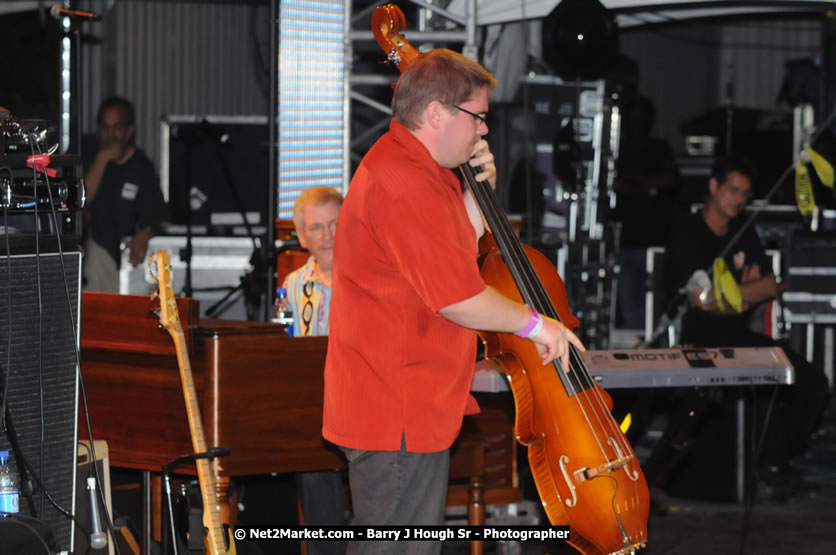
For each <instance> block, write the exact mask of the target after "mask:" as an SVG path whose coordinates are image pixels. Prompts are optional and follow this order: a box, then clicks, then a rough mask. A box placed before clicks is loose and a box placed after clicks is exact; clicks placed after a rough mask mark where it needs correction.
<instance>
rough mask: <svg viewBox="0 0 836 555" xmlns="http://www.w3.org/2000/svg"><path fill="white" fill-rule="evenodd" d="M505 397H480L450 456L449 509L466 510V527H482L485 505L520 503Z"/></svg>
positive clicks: (477, 550) (475, 546)
mask: <svg viewBox="0 0 836 555" xmlns="http://www.w3.org/2000/svg"><path fill="white" fill-rule="evenodd" d="M509 401H510V399H508V398H507V396H497V395H494V394H486V395H484V396H480V397H479V405H480V407H481V408H482V412H481V413H479V414H477V415H473V416H468V417H466V418H465V422H464V424H463V427H462V433H461V435H460V436H459V439H457V440H456V442H455V443H454V444H453V447H452V450H451V453H450V476H449V482H450V485H449V486H448V489H447V506H448V507H465V506H466V507H467V520H468V524H470V525H472V526H480V525H483V524H485V507H486V506H487V505H508V504H511V503H520V502H521V501H522V500H523V494H522V489H520V487H519V483H518V480H517V468H516V455H517V451H516V439H515V438H514V435H513V419H512V417H511V414H513V412H510V413H509V406H508V403H509ZM482 548H483V546H482V542H481V541H476V540H474V541H471V542H470V553H471V555H481V553H482Z"/></svg>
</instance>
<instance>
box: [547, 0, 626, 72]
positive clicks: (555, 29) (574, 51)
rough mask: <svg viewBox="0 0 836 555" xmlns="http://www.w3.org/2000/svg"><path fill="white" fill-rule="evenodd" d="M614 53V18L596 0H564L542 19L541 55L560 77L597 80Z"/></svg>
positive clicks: (616, 41)
mask: <svg viewBox="0 0 836 555" xmlns="http://www.w3.org/2000/svg"><path fill="white" fill-rule="evenodd" d="M617 55H618V27H617V25H616V23H615V18H614V17H613V16H612V14H610V12H609V11H608V10H607V9H606V8H605V7H604V6H603V5H601V3H600V2H598V1H597V0H563V1H562V2H561V3H560V4H558V5H557V7H555V9H554V10H552V12H551V13H550V14H549V15H548V16H546V18H545V19H544V20H543V57H544V58H545V60H546V61H547V62H548V63H549V64H550V65H551V66H552V68H553V69H554V70H555V72H556V73H557V74H558V75H559V76H560V77H561V78H562V79H576V78H579V79H598V78H600V77H602V76H603V75H604V72H605V71H606V70H607V68H609V66H610V65H612V63H613V62H615V60H616V58H617Z"/></svg>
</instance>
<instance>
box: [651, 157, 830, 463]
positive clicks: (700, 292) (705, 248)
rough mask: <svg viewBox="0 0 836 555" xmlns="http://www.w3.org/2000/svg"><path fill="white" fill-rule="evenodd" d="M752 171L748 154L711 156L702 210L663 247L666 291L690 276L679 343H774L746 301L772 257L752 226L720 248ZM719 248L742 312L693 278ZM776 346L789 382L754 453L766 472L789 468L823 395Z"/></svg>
mask: <svg viewBox="0 0 836 555" xmlns="http://www.w3.org/2000/svg"><path fill="white" fill-rule="evenodd" d="M753 173H754V171H753V169H752V168H751V166H750V164H749V162H748V161H747V160H745V159H743V158H741V157H738V156H735V155H731V156H727V157H725V158H722V159H720V160H718V161H717V162H716V163H715V164H714V168H713V169H712V173H711V178H710V180H709V187H708V196H707V197H706V201H705V205H704V206H703V208H702V210H701V211H699V212H697V213H696V214H693V215H691V216H690V217H689V218H688V219H686V220H684V221H683V222H682V224H681V225H680V226H679V227H678V229H676V230H675V231H674V233H673V234H672V236H671V240H670V241H669V242H668V244H667V245H666V247H665V264H664V281H665V289H666V293H667V295H668V296H669V297H672V296H673V295H676V294H677V292H678V291H679V290H680V289H682V288H683V287H685V286H686V284H688V283H689V281H690V282H691V283H692V284H693V285H692V286H690V287H687V290H688V301H687V302H688V304H689V306H688V310H687V312H686V313H685V315H684V317H683V319H682V329H681V335H680V343H681V344H682V345H693V346H695V347H768V346H777V345H778V343H777V342H775V341H774V340H773V339H772V338H770V337H768V336H766V335H763V334H760V333H757V332H754V331H752V329H751V328H750V326H749V318H750V316H751V313H752V311H753V309H754V307H755V306H757V305H758V304H760V303H763V302H767V301H769V300H771V299H773V298H774V297H775V296H776V295H777V294H778V284H777V282H776V280H775V276H774V275H773V273H772V265H771V263H770V260H769V258H768V257H767V255H766V253H765V252H764V250H763V247H762V246H761V242H760V239H759V238H758V235H757V233H756V232H755V230H754V228H753V227H751V226H750V227H748V228H747V229H745V230H744V231H743V232H742V234H741V235H740V236H739V237H738V238H737V240H736V241H735V242H734V243H732V244H731V246H730V247H729V248H726V247H727V246H728V245H729V243H730V241H731V240H732V238H734V237H737V234H738V231H739V230H740V229H741V226H743V225H744V221H743V220H744V219H745V218H744V217H742V216H741V213H742V212H743V209H744V207H745V206H746V203H747V202H748V200H749V198H750V196H751V192H752V177H753ZM724 251H726V252H725V254H724V256H723V259H724V261H725V264H726V267H727V268H728V270H729V271H730V272H731V273H732V275H733V276H734V278H735V281H736V282H737V283H738V284H739V289H740V296H741V298H742V302H743V309H744V310H743V312H742V313H738V312H737V311H736V310H734V309H733V308H730V305H729V302H728V300H727V299H718V296H720V295H721V293H720V292H717V291H715V290H714V289H713V287H711V285H710V284H711V282H712V281H713V280H708V282H707V283H703V284H701V285H700V284H699V280H695V279H694V278H693V276H694V274H695V272H697V271H698V270H703V271H706V272H707V271H708V270H710V269H711V268H712V267H713V264H714V260H715V259H716V258H717V257H718V256H720V254H721V253H722V252H724ZM707 273H708V272H707ZM708 275H711V274H710V273H708ZM718 300H722V301H724V302H718ZM784 352H785V353H786V355H787V358H789V359H790V362H791V363H792V365H793V367H794V369H795V384H794V385H792V386H782V387H781V388H780V390H779V392H778V410H777V411H776V413H775V416H773V418H772V423H771V424H770V431H769V434H768V436H767V438H766V444H765V446H764V451H763V452H762V453H761V461H760V462H761V464H762V469H763V470H765V471H768V472H772V473H776V472H777V473H785V472H787V471H789V468H788V466H787V463H788V462H789V460H790V459H791V458H792V457H794V456H797V455H800V454H802V453H803V452H804V451H806V449H807V440H808V438H809V437H810V435H811V434H812V433H813V432H814V431H815V430H816V428H817V427H818V424H819V421H820V418H821V415H822V412H823V411H824V407H825V405H826V403H827V400H828V397H829V394H828V384H827V378H826V377H825V375H824V372H822V370H821V369H820V368H817V367H815V366H813V365H811V364H810V363H808V362H807V361H806V360H805V359H804V358H803V357H801V356H799V355H797V354H796V353H794V352H793V351H791V350H789V349H787V348H784ZM763 476H764V474H763V473H762V477H763Z"/></svg>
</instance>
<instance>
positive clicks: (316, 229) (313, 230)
mask: <svg viewBox="0 0 836 555" xmlns="http://www.w3.org/2000/svg"><path fill="white" fill-rule="evenodd" d="M305 229H306V231H307V232H308V233H309V234H311V235H322V234H323V233H325V230H326V229H329V230H331V233H334V232H335V231H337V220H331V221H330V222H327V223H322V224H320V223H316V224H311V225H309V226H307V227H306V228H305Z"/></svg>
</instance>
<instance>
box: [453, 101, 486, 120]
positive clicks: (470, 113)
mask: <svg viewBox="0 0 836 555" xmlns="http://www.w3.org/2000/svg"><path fill="white" fill-rule="evenodd" d="M450 106H452V107H453V108H455V109H456V110H458V111H460V112H464V113H465V114H467V115H468V116H470V117H472V118H473V119H475V120H476V121H478V122H479V125H481V124H483V123H484V124H485V125H487V124H488V119H487V118H486V117H485V116H486V115H487V114H485V115H481V114H474V113H473V112H471V111H470V110H465V109H464V108H462V107H461V106H458V105H456V104H450Z"/></svg>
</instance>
